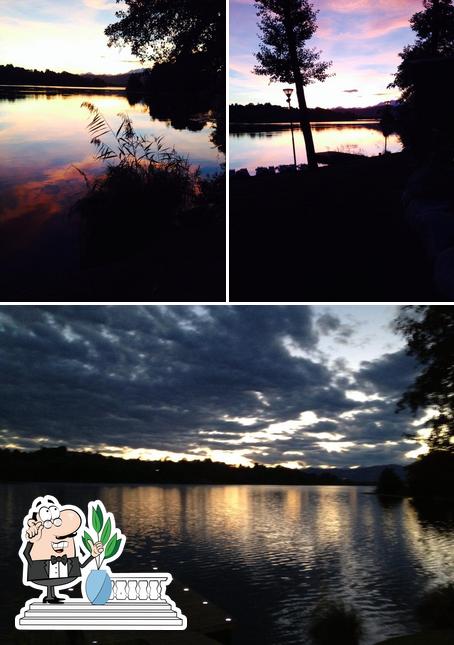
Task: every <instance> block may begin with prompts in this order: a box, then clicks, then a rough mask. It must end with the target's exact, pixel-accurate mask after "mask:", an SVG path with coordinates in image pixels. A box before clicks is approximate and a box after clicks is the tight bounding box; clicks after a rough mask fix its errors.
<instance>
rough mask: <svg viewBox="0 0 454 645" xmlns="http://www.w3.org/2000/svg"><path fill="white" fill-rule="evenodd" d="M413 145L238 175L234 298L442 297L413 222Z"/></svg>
mask: <svg viewBox="0 0 454 645" xmlns="http://www.w3.org/2000/svg"><path fill="white" fill-rule="evenodd" d="M414 169H415V168H414V164H413V162H412V160H411V159H410V157H409V156H407V155H406V154H405V153H398V154H392V155H386V156H381V157H372V158H366V159H362V160H356V161H354V162H352V163H350V164H348V165H338V166H331V167H330V166H328V167H324V168H319V169H318V171H316V172H315V173H311V172H307V171H306V172H305V171H303V172H301V173H297V174H293V173H286V174H282V175H279V174H277V175H271V176H258V177H246V178H236V177H234V178H232V180H231V183H230V246H231V260H230V269H231V278H230V285H231V298H232V299H233V300H250V299H253V300H256V301H257V300H267V301H273V300H280V301H282V300H290V301H302V300H308V301H310V300H316V301H319V300H338V299H339V294H342V299H343V300H351V301H362V300H368V301H369V300H370V301H380V300H386V301H389V300H421V299H435V298H436V295H437V294H436V293H435V289H434V287H433V286H432V283H431V278H430V273H431V270H430V265H429V262H428V260H427V259H426V257H425V254H424V252H423V250H422V248H421V245H420V243H419V241H418V240H417V238H416V235H414V234H413V233H412V231H411V229H410V228H409V226H408V225H407V224H406V222H405V220H404V212H403V207H402V201H401V200H402V193H403V190H404V188H405V186H406V183H407V181H408V178H409V176H410V175H411V174H412V172H414Z"/></svg>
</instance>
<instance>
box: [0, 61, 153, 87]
mask: <svg viewBox="0 0 454 645" xmlns="http://www.w3.org/2000/svg"><path fill="white" fill-rule="evenodd" d="M141 71H143V70H131V72H127V73H126V74H91V73H86V74H72V73H70V72H53V71H52V70H50V69H46V71H44V72H42V71H39V70H37V69H24V68H23V67H15V66H14V65H0V85H62V86H65V87H68V86H74V87H84V86H88V87H109V86H113V87H125V86H126V85H127V82H128V79H129V77H130V75H131V74H135V73H137V72H141Z"/></svg>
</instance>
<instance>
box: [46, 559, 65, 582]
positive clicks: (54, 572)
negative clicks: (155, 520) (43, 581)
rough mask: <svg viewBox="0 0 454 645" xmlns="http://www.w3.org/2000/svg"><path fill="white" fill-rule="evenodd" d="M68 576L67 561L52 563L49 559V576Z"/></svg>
mask: <svg viewBox="0 0 454 645" xmlns="http://www.w3.org/2000/svg"><path fill="white" fill-rule="evenodd" d="M67 577H68V562H67V563H66V564H63V562H56V563H55V564H52V562H51V561H50V560H49V578H67Z"/></svg>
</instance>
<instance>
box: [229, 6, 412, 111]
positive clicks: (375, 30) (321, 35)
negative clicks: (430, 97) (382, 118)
mask: <svg viewBox="0 0 454 645" xmlns="http://www.w3.org/2000/svg"><path fill="white" fill-rule="evenodd" d="M254 5H255V3H254V0H230V103H242V104H246V103H265V102H270V103H273V104H278V105H285V97H284V95H283V92H282V88H283V87H284V86H283V85H282V84H281V83H272V84H270V83H269V81H268V79H267V78H266V77H261V76H256V75H255V74H253V72H252V69H253V67H254V65H255V64H256V60H255V57H254V53H255V52H257V51H258V46H259V37H258V33H259V29H258V26H257V17H256V11H255V6H254ZM313 5H314V9H316V10H319V14H318V18H317V23H318V30H317V32H316V34H315V36H314V37H313V38H312V39H311V40H310V41H309V42H308V46H309V47H316V48H317V49H320V50H322V60H332V61H333V64H332V67H331V69H330V71H331V72H332V73H333V74H335V75H334V76H332V77H331V78H328V79H327V80H326V81H325V82H324V83H318V82H316V83H313V84H311V85H309V86H308V87H307V89H306V93H307V96H306V98H307V101H308V105H309V107H316V106H319V107H325V108H327V107H337V106H344V107H366V106H369V105H375V104H377V103H381V102H383V101H389V100H393V99H397V98H398V97H399V91H398V90H396V89H388V88H387V86H388V84H389V83H390V82H392V80H393V74H394V73H395V72H396V69H397V66H398V64H399V62H400V58H399V56H398V54H399V53H400V52H401V51H402V50H403V48H404V46H405V45H407V44H410V43H412V42H413V41H414V34H413V32H412V31H411V29H410V25H409V19H410V18H411V16H412V15H413V14H414V13H416V12H417V11H420V10H422V9H423V5H422V0H345V2H340V1H339V0H314V1H313ZM293 104H294V105H295V100H294V101H293Z"/></svg>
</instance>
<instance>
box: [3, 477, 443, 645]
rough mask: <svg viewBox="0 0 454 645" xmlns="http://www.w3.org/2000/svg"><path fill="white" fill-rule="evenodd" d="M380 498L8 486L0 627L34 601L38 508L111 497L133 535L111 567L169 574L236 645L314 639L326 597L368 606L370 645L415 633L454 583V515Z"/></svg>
mask: <svg viewBox="0 0 454 645" xmlns="http://www.w3.org/2000/svg"><path fill="white" fill-rule="evenodd" d="M370 491H371V488H370V487H345V486H335V487H305V486H302V487H292V486H170V485H169V486H125V485H122V486H111V485H108V486H107V485H106V486H104V485H79V484H58V485H55V484H48V485H35V484H20V485H2V486H0V517H1V522H0V543H1V549H2V558H1V559H0V579H1V580H2V585H1V586H0V588H1V590H2V593H3V597H2V598H1V602H0V607H1V608H2V609H0V611H1V612H2V613H1V617H2V620H1V621H0V624H2V625H3V627H4V628H5V627H7V626H8V625H10V624H12V621H13V617H14V614H15V612H16V610H17V608H18V606H19V604H20V602H21V601H22V600H23V599H24V598H26V597H30V590H29V589H24V588H22V587H21V563H20V561H19V558H18V556H17V552H18V549H19V546H20V540H19V536H20V530H21V526H22V520H23V517H24V516H25V514H26V513H27V512H28V509H29V505H30V503H31V501H32V500H33V499H34V497H35V496H37V495H41V494H45V493H47V494H54V495H56V496H57V498H58V499H59V500H60V502H61V503H65V502H66V503H74V504H76V505H79V506H81V507H82V508H83V509H86V507H87V503H88V501H89V500H92V499H96V498H99V499H101V500H102V501H103V502H104V504H105V505H106V508H107V509H108V510H110V511H113V512H114V514H115V517H116V520H117V524H118V526H119V527H121V529H122V531H123V532H124V533H125V534H126V536H127V542H126V547H125V551H124V553H123V554H122V556H121V558H120V560H119V561H118V562H115V563H114V565H113V566H112V569H113V570H115V571H123V572H127V571H151V569H152V567H153V566H157V567H158V568H159V570H161V571H170V572H171V573H172V574H173V575H174V577H175V578H178V579H179V580H180V581H182V582H183V583H184V584H186V585H188V586H190V587H192V588H194V589H195V590H198V591H199V592H200V593H202V594H203V595H205V596H206V597H207V598H209V599H210V600H212V601H213V602H215V603H216V604H218V605H219V606H221V607H222V608H223V609H225V610H227V611H228V612H229V613H231V615H232V616H233V617H234V618H235V621H236V631H235V641H234V642H235V643H236V644H241V645H243V644H244V645H245V644H246V643H251V642H257V643H264V644H270V645H279V644H281V643H282V644H284V643H289V644H295V645H296V644H297V643H298V644H301V643H307V642H308V639H307V637H306V627H307V621H308V617H309V615H310V613H311V611H312V609H313V608H314V606H315V604H316V603H317V601H318V600H319V599H320V598H322V597H325V596H326V595H328V594H329V595H332V596H336V597H342V598H343V599H345V600H346V601H348V602H351V603H353V604H354V605H355V606H356V607H357V608H358V609H359V610H360V612H361V614H362V616H363V618H364V620H365V626H366V629H367V638H366V640H365V641H364V642H365V643H366V645H367V644H372V643H374V642H376V641H378V640H380V638H385V637H390V636H393V635H399V634H404V633H409V632H411V631H414V630H416V629H417V626H416V624H415V622H414V619H413V615H412V612H413V608H414V606H415V603H416V602H417V600H418V598H419V597H420V595H421V593H422V592H423V591H424V590H425V589H426V588H428V587H429V586H431V585H434V584H437V583H444V582H448V581H452V580H453V570H454V535H453V532H452V529H453V528H454V517H453V515H452V513H451V514H449V513H446V512H441V511H440V513H438V512H437V511H433V510H432V513H431V515H430V516H427V515H426V514H425V513H423V512H422V511H421V510H416V509H415V507H414V506H413V505H412V503H411V502H410V501H409V500H391V501H388V502H386V503H383V502H380V500H379V499H378V498H377V497H376V496H374V495H370V494H366V493H369V492H370ZM6 590H8V592H7V593H6ZM169 593H170V595H171V593H172V588H171V587H170V589H169ZM188 620H189V621H190V616H189V617H188Z"/></svg>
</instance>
